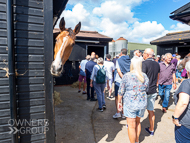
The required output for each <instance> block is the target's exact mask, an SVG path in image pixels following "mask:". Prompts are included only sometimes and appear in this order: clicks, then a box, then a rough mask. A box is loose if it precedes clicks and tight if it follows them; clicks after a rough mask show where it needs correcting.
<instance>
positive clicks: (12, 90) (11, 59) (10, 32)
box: [7, 0, 18, 143]
mask: <svg viewBox="0 0 190 143" xmlns="http://www.w3.org/2000/svg"><path fill="white" fill-rule="evenodd" d="M12 5H13V0H7V41H8V42H7V46H8V63H9V64H8V66H9V95H10V115H11V120H10V121H11V122H12V123H11V125H12V128H14V129H15V128H17V126H16V124H14V121H15V120H16V119H17V106H16V84H15V52H14V25H13V24H14V21H13V6H12ZM9 124H10V123H9ZM11 135H12V137H11V138H12V143H18V134H13V133H12V134H11Z"/></svg>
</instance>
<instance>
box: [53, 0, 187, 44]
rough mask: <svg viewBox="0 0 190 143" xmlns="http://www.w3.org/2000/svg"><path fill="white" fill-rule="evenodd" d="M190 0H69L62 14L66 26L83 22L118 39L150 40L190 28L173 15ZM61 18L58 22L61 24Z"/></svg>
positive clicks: (145, 41) (83, 25)
mask: <svg viewBox="0 0 190 143" xmlns="http://www.w3.org/2000/svg"><path fill="white" fill-rule="evenodd" d="M188 2H189V0H69V1H68V3H67V6H66V9H65V10H64V11H63V13H62V14H61V16H60V17H64V18H65V23H66V28H69V27H71V28H73V29H74V27H75V25H77V23H78V22H79V21H80V22H81V25H82V26H81V30H86V31H98V32H99V33H101V34H103V35H106V36H109V37H111V38H113V39H114V40H117V39H118V38H119V37H124V38H126V39H127V40H128V41H129V42H136V43H150V41H152V40H155V39H157V38H159V37H162V36H165V35H166V34H167V33H171V32H177V31H185V30H190V26H188V25H186V24H182V23H181V22H178V21H174V20H172V19H170V18H169V16H170V15H171V14H170V13H171V12H173V11H174V10H176V9H178V8H180V7H181V6H183V5H185V4H187V3H188ZM58 24H59V21H58V22H57V25H56V26H55V27H56V28H58Z"/></svg>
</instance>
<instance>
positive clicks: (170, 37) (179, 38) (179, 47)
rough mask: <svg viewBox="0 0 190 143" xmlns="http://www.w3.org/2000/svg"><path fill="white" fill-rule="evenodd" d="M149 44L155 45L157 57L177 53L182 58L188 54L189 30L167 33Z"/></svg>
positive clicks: (189, 49) (189, 48)
mask: <svg viewBox="0 0 190 143" xmlns="http://www.w3.org/2000/svg"><path fill="white" fill-rule="evenodd" d="M150 44H152V45H157V53H158V54H159V55H163V54H165V53H172V54H173V53H178V54H179V55H181V57H182V58H184V56H185V55H187V53H189V52H190V30H188V31H181V32H174V33H168V34H166V36H163V37H161V38H158V39H156V40H153V41H151V42H150Z"/></svg>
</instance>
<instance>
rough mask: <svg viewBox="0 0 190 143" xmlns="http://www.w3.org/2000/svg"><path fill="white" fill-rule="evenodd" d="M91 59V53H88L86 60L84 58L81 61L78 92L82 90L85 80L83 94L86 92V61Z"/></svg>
mask: <svg viewBox="0 0 190 143" xmlns="http://www.w3.org/2000/svg"><path fill="white" fill-rule="evenodd" d="M89 60H90V55H87V56H86V59H85V60H82V61H81V63H80V66H79V70H80V73H79V79H78V80H79V90H78V92H81V90H80V88H81V82H82V81H83V80H84V85H83V92H82V94H86V91H85V89H86V73H85V66H86V63H87V62H88V61H89Z"/></svg>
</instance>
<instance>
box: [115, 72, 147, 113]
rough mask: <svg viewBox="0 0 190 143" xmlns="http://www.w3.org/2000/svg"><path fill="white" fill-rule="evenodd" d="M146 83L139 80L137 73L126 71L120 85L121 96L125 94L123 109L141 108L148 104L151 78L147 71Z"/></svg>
mask: <svg viewBox="0 0 190 143" xmlns="http://www.w3.org/2000/svg"><path fill="white" fill-rule="evenodd" d="M143 76H144V83H142V82H141V81H139V79H138V78H137V76H136V74H135V73H126V74H125V75H124V76H123V78H122V81H121V83H120V87H119V92H118V94H119V96H123V102H124V104H123V110H124V113H125V109H131V110H140V109H145V108H146V106H147V94H146V91H147V90H148V83H149V79H148V77H147V75H146V74H145V73H143Z"/></svg>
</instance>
